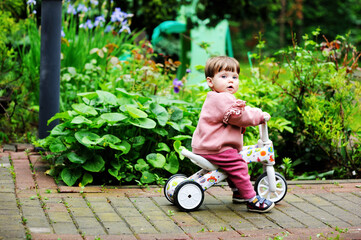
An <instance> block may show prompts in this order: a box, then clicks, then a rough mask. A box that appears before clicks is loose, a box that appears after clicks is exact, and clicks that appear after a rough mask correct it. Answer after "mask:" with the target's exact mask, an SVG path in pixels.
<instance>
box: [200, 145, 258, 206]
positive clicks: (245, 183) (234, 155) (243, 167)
mask: <svg viewBox="0 0 361 240" xmlns="http://www.w3.org/2000/svg"><path fill="white" fill-rule="evenodd" d="M201 156H202V157H204V158H205V159H207V160H208V161H210V162H211V163H213V164H216V165H217V166H219V168H220V169H222V170H223V171H225V172H226V173H227V175H228V178H227V181H228V184H229V187H231V188H234V187H236V188H237V189H238V191H239V193H240V194H241V196H242V197H243V198H244V199H251V198H253V197H254V196H256V192H255V191H254V189H253V186H252V183H251V180H250V179H251V178H250V176H249V174H248V165H247V163H246V162H245V161H244V160H243V159H242V157H241V156H240V155H239V153H238V151H237V149H229V150H226V151H224V152H221V153H218V154H202V155H201Z"/></svg>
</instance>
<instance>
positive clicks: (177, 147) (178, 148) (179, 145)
mask: <svg viewBox="0 0 361 240" xmlns="http://www.w3.org/2000/svg"><path fill="white" fill-rule="evenodd" d="M173 147H174V150H175V151H176V152H177V153H178V155H179V158H180V159H181V160H183V159H184V156H183V154H181V151H182V148H183V147H182V143H181V141H179V140H176V141H175V142H174V143H173Z"/></svg>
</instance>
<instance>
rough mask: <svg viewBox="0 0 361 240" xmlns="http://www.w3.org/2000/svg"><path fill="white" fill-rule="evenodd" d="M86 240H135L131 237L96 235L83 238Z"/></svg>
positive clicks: (135, 239)
mask: <svg viewBox="0 0 361 240" xmlns="http://www.w3.org/2000/svg"><path fill="white" fill-rule="evenodd" d="M84 237H85V239H86V240H94V239H95V238H96V237H98V238H100V239H101V240H137V239H139V238H136V237H135V236H133V235H123V234H121V235H97V236H87V235H86V236H84Z"/></svg>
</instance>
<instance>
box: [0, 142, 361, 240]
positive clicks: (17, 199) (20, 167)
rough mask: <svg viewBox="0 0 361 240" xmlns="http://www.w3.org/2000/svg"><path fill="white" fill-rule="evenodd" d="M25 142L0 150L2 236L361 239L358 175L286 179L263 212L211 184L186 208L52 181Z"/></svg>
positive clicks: (151, 193) (142, 193)
mask: <svg viewBox="0 0 361 240" xmlns="http://www.w3.org/2000/svg"><path fill="white" fill-rule="evenodd" d="M27 147H29V148H30V149H31V146H30V145H29V146H27V145H20V146H17V150H18V152H14V151H10V152H0V183H1V184H0V239H26V238H27V239H44V240H45V239H63V240H64V239H70V240H71V239H81V240H85V239H103V240H106V239H247V240H248V239H262V240H264V239H338V238H340V239H361V189H360V186H361V180H360V181H356V180H353V181H344V180H339V181H318V182H312V181H309V182H289V190H288V193H287V195H286V197H285V199H284V200H283V201H282V202H280V204H277V205H276V207H275V208H274V209H273V210H272V211H271V212H270V213H266V214H257V213H251V212H248V211H247V209H246V206H245V205H244V204H233V203H232V202H231V191H230V190H229V189H228V188H227V187H223V186H215V187H212V188H210V189H209V190H207V191H206V194H205V200H204V203H203V205H202V206H201V207H200V209H199V210H198V211H194V212H190V213H186V212H181V211H179V210H178V209H177V208H176V207H175V206H173V205H171V204H170V203H169V202H168V201H167V200H166V198H165V197H164V196H163V190H162V188H160V187H158V186H150V187H149V188H139V187H119V188H114V187H112V188H106V187H99V186H89V187H85V188H84V189H81V188H79V187H67V186H58V185H57V184H55V182H54V180H53V179H52V178H51V177H49V176H47V175H46V174H45V171H46V170H47V166H48V165H47V163H45V162H44V161H43V160H42V159H41V157H40V155H37V154H35V153H34V152H30V153H29V154H27V153H26V152H24V149H26V148H27ZM19 150H20V151H19Z"/></svg>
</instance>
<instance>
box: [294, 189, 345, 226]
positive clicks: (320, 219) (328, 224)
mask: <svg viewBox="0 0 361 240" xmlns="http://www.w3.org/2000/svg"><path fill="white" fill-rule="evenodd" d="M295 195H296V196H297V197H299V198H301V199H303V200H304V201H305V202H307V203H308V204H310V205H312V206H314V207H315V208H317V209H319V210H321V211H323V212H326V213H328V214H330V215H331V216H333V217H334V218H336V219H339V220H340V221H342V222H344V221H345V220H343V219H341V218H339V217H337V216H336V215H334V214H332V213H330V212H327V211H325V210H324V209H322V208H320V207H319V206H316V205H314V204H312V203H311V202H310V201H309V200H307V199H306V198H304V197H302V196H300V195H298V194H295ZM332 204H334V203H332ZM293 206H294V205H293ZM334 206H336V207H339V206H337V205H335V204H334ZM295 207H296V206H295ZM296 208H298V207H296ZM298 209H299V208H298ZM341 209H342V208H341ZM311 216H312V217H314V218H316V217H315V216H313V215H311ZM316 219H318V220H319V221H321V222H322V223H324V224H326V225H327V226H328V227H330V228H335V227H337V226H335V227H334V226H332V225H331V224H330V223H328V222H325V221H324V220H323V219H322V218H316ZM350 225H351V224H350Z"/></svg>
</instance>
